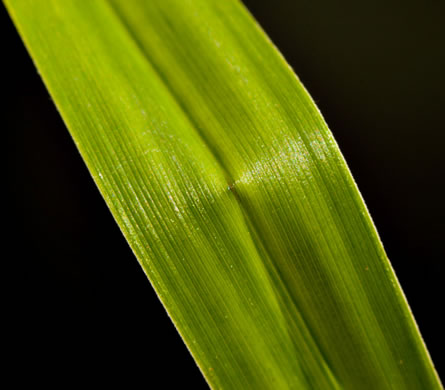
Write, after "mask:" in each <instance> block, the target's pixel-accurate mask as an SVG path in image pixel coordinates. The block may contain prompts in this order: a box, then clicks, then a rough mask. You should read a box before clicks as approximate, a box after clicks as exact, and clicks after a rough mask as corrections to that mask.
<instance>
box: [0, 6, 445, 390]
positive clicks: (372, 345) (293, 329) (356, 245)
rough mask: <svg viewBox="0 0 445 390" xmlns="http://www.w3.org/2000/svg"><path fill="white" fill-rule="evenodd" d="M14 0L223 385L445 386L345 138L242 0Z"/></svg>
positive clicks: (13, 9)
mask: <svg viewBox="0 0 445 390" xmlns="http://www.w3.org/2000/svg"><path fill="white" fill-rule="evenodd" d="M5 4H6V5H7V8H8V10H9V12H10V14H11V16H12V18H13V20H14V22H15V24H16V26H17V28H18V30H19V32H20V34H21V36H22V38H23V40H24V42H25V44H26V46H27V48H28V50H29V52H30V54H31V56H32V58H33V59H34V61H35V63H36V66H37V68H38V70H39V72H40V73H41V75H42V78H43V80H44V82H45V84H46V86H47V87H48V89H49V91H50V93H51V96H52V97H53V99H54V102H55V104H56V105H57V107H58V109H59V111H60V113H61V115H62V117H63V119H64V121H65V123H66V125H67V127H68V129H69V131H70V133H71V135H72V137H73V139H74V142H75V143H76V145H77V147H78V149H79V151H80V153H81V155H82V157H83V159H84V160H85V162H86V164H87V166H88V169H89V170H90V172H91V174H92V176H93V178H94V180H95V182H96V184H97V186H98V188H99V190H100V191H101V193H102V195H103V197H104V199H105V200H106V203H107V205H108V207H109V208H110V210H111V212H112V213H113V215H114V217H115V219H116V221H117V223H118V224H119V226H120V228H121V230H122V232H123V234H124V235H125V237H126V239H127V241H128V242H129V244H130V246H131V248H132V250H133V251H134V253H135V255H136V257H137V259H138V260H139V262H140V264H141V265H142V268H143V269H144V271H145V272H146V274H147V276H148V278H149V279H150V281H151V283H152V285H153V286H154V288H155V290H156V292H157V294H158V296H159V297H160V299H161V301H162V302H163V304H164V306H165V308H166V309H167V311H168V314H169V315H170V317H171V319H172V320H173V322H174V324H175V326H176V327H177V329H178V331H179V333H180V334H181V336H182V337H183V339H184V341H185V343H186V345H187V347H188V348H189V350H190V351H191V353H192V354H193V356H194V358H195V360H196V362H197V363H198V366H199V367H200V369H201V371H202V372H203V374H204V376H205V378H206V380H207V381H208V383H209V384H210V385H211V386H212V387H213V388H224V389H247V388H252V389H285V388H301V389H306V388H307V389H330V388H332V389H340V388H345V389H357V388H360V389H440V388H441V385H440V382H439V379H438V377H437V374H436V373H435V371H434V368H433V365H432V362H431V360H430V358H429V355H428V352H427V350H426V348H425V346H424V344H423V341H422V339H421V336H420V334H419V331H418V329H417V327H416V324H415V322H414V319H413V317H412V315H411V312H410V309H409V307H408V304H407V302H406V300H405V298H404V296H403V293H402V291H401V289H400V286H399V284H398V282H397V279H396V277H395V275H394V272H393V270H392V268H391V266H390V263H389V261H388V259H387V257H386V255H385V252H384V249H383V247H382V244H381V243H380V240H379V238H378V235H377V233H376V230H375V228H374V226H373V223H372V221H371V219H370V217H369V214H368V212H367V210H366V207H365V205H364V202H363V200H362V199H361V196H360V194H359V192H358V190H357V187H356V185H355V183H354V181H353V179H352V177H351V175H350V173H349V170H348V168H347V166H346V164H345V162H344V160H343V157H342V155H341V153H340V151H339V149H338V146H337V145H336V143H335V141H334V139H333V137H332V134H331V132H330V131H329V129H328V128H327V126H326V123H325V122H324V120H323V118H322V116H321V114H320V113H319V111H318V109H317V108H316V106H315V104H314V103H313V101H312V99H311V98H310V96H309V95H308V93H307V92H306V90H305V89H304V87H303V86H302V84H301V83H300V81H299V80H298V79H297V77H296V76H295V74H294V73H293V71H292V70H291V69H290V67H289V66H288V65H287V64H286V62H285V61H284V59H283V58H282V56H281V55H280V54H279V53H278V51H277V50H276V49H275V48H274V47H273V45H272V44H271V42H270V41H269V40H268V39H267V37H266V36H265V34H264V33H263V32H262V31H261V29H260V28H259V27H258V25H257V24H256V23H255V21H254V20H253V18H252V17H251V16H250V15H249V14H248V12H247V11H246V10H245V9H244V8H243V6H242V5H241V4H240V3H239V2H238V1H234V0H226V1H216V0H193V1H192V0H162V1H161V0H159V1H157V0H156V1H143V0H111V1H108V2H107V1H76V0H64V1H63V2H61V1H57V0H45V1H44V2H36V1H33V0H6V1H5ZM103 261H104V267H106V259H103ZM141 310H143V308H141ZM139 327H140V328H139V331H140V332H141V333H144V332H149V331H150V324H139Z"/></svg>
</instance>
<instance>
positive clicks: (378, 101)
mask: <svg viewBox="0 0 445 390" xmlns="http://www.w3.org/2000/svg"><path fill="white" fill-rule="evenodd" d="M245 4H246V5H247V7H248V8H249V9H250V11H251V12H252V13H253V14H254V15H255V17H256V18H257V20H258V21H259V23H260V25H261V26H262V27H263V28H264V29H265V30H266V32H267V33H268V34H269V36H270V37H271V38H272V40H273V42H274V43H275V44H276V45H277V47H278V48H279V49H280V50H281V52H282V53H283V54H284V56H285V57H286V59H287V60H288V61H289V63H290V64H291V66H292V67H293V68H294V70H295V71H296V73H297V74H298V75H299V77H300V79H301V80H302V82H303V83H304V84H305V86H306V88H307V89H308V90H309V92H310V93H311V95H312V96H313V98H314V99H315V101H316V102H317V104H318V106H319V108H320V109H321V112H322V113H323V115H324V117H325V119H326V120H327V122H328V124H329V126H330V128H331V130H332V131H333V133H334V136H335V138H336V139H337V141H338V143H339V145H340V148H341V150H342V152H343V154H344V155H345V158H346V161H347V162H348V164H349V166H350V169H351V171H352V173H353V175H354V177H355V179H356V181H357V183H358V186H359V188H360V190H361V192H362V194H363V197H364V199H365V201H366V203H367V205H368V208H369V209H370V212H371V215H372V216H373V219H374V221H375V223H376V226H377V229H378V231H379V233H380V235H381V238H382V241H383V243H384V245H385V248H386V250H387V253H388V255H389V258H390V259H391V262H392V264H393V267H394V268H395V271H396V273H397V275H398V277H399V280H400V282H401V284H402V287H403V289H404V292H405V294H406V296H407V298H408V301H409V303H410V305H411V308H412V310H413V313H414V315H415V317H416V319H417V322H418V325H419V327H420V330H421V332H422V334H423V337H424V340H425V342H426V344H427V346H428V348H429V350H430V353H431V355H432V358H433V360H434V362H435V364H436V367H437V369H438V370H439V373H440V372H443V364H444V362H443V358H442V356H441V355H442V354H441V349H442V345H443V322H442V320H441V318H440V314H441V312H442V311H443V302H442V301H443V293H442V291H443V283H444V279H445V277H444V275H445V274H444V265H443V262H444V259H445V256H444V249H443V238H444V232H445V229H444V217H445V212H444V211H445V210H444V209H445V206H444V201H443V200H444V192H445V191H444V185H443V179H444V175H443V173H442V171H443V167H444V164H443V163H444V153H443V149H444V142H445V136H444V131H445V126H444V122H443V108H444V107H445V93H444V88H445V76H444V73H445V53H444V50H445V49H444V47H445V24H444V17H445V2H443V1H428V0H426V1H404V2H397V1H382V0H379V1H373V2H357V1H356V2H352V1H351V2H348V1H340V2H333V1H327V0H326V1H320V0H318V1H303V0H298V1H290V0H289V1H278V0H273V1H258V0H248V1H247V0H246V1H245ZM0 13H1V28H2V44H3V50H2V52H3V58H2V60H1V63H2V68H3V69H2V72H1V73H0V74H1V78H2V81H1V85H2V95H3V96H2V97H3V100H4V102H3V107H2V108H3V112H2V129H3V131H2V134H3V135H4V136H5V137H4V141H3V142H4V145H5V147H4V151H5V155H6V158H7V162H6V169H5V171H4V175H5V177H6V180H5V184H6V185H5V187H4V192H5V194H6V196H7V197H8V200H7V201H6V203H5V204H4V207H5V208H6V210H5V211H6V215H7V219H6V221H5V220H4V221H5V222H4V226H5V228H6V234H5V233H4V234H3V237H4V238H6V242H5V245H4V251H3V254H4V256H5V259H4V264H5V265H9V264H13V265H14V266H15V269H16V271H14V272H13V277H12V278H9V275H10V274H9V273H7V272H6V273H5V274H4V275H3V276H4V278H5V279H6V282H7V281H9V280H8V279H11V280H12V281H13V286H12V287H8V289H7V292H6V293H5V295H4V296H5V298H6V301H7V303H9V304H10V305H11V307H13V309H14V311H13V312H14V314H13V315H11V316H8V322H9V323H10V324H11V325H12V327H13V332H12V333H11V334H8V335H7V337H8V338H9V341H11V342H12V343H13V345H14V348H13V352H11V356H10V360H11V361H12V362H13V363H14V365H15V367H19V369H20V370H21V372H22V374H21V375H22V376H25V377H26V376H28V377H32V378H33V379H34V380H41V381H44V382H45V383H47V384H48V383H50V382H54V381H56V376H55V373H57V374H58V375H57V376H59V375H62V376H63V378H64V381H65V382H66V381H67V380H68V381H69V380H74V379H75V380H81V381H83V380H85V381H87V380H88V381H90V382H91V380H94V381H98V382H99V383H102V384H106V383H107V382H108V383H113V382H114V381H116V380H118V379H124V380H125V381H126V384H127V387H128V386H129V383H130V381H143V382H142V383H145V384H147V387H149V388H150V385H149V384H150V383H152V384H153V383H156V381H158V380H161V381H162V386H153V385H152V386H151V387H152V388H172V387H173V386H174V385H176V384H177V383H178V380H179V381H180V382H181V383H182V384H183V385H184V387H186V388H206V385H205V382H204V380H203V379H202V377H201V375H200V373H199V371H198V369H197V368H196V366H195V364H194V362H193V360H192V358H191V357H190V355H189V353H188V352H187V350H186V348H185V347H184V345H183V343H182V341H181V339H180V338H179V336H178V335H177V333H176V330H175V329H174V327H173V325H172V324H171V323H170V320H169V319H168V317H167V315H166V313H165V311H164V309H163V308H162V306H161V304H160V303H159V301H158V299H157V297H156V295H155V293H154V291H153V290H152V288H151V286H150V284H149V282H148V281H147V279H146V277H145V275H144V273H143V272H142V270H141V269H140V267H139V265H138V263H137V261H136V259H135V258H134V256H133V255H132V253H131V251H130V249H129V247H128V245H127V244H126V242H125V240H124V238H123V237H122V235H121V233H120V231H119V229H118V227H117V225H116V224H115V222H114V221H113V219H112V217H111V215H110V213H109V211H108V209H107V207H106V206H105V203H104V202H103V200H102V199H101V197H100V196H99V193H98V191H97V190H96V188H95V185H94V183H93V181H92V179H91V178H90V176H89V174H88V172H87V170H86V168H85V166H84V164H83V162H82V161H81V159H80V156H79V154H78V152H77V150H76V149H75V147H74V144H73V142H72V141H71V138H70V136H69V134H68V132H67V130H66V129H65V127H64V125H63V123H62V121H61V119H60V117H59V115H58V113H57V112H56V110H55V108H54V105H53V103H52V102H51V99H50V98H49V96H48V93H47V92H46V90H45V88H44V86H43V84H42V82H41V81H40V79H39V76H38V74H37V72H36V70H35V69H34V67H33V64H32V62H31V60H30V58H29V56H28V54H27V53H26V51H25V49H24V47H23V45H22V43H21V41H20V39H19V37H18V35H17V33H16V32H15V29H14V27H13V25H12V23H11V22H10V20H9V17H8V15H7V13H6V11H5V10H4V9H3V7H1V10H0ZM11 248H12V251H9V250H8V249H11ZM442 376H443V375H442ZM17 379H20V377H18V378H17ZM130 387H131V386H130Z"/></svg>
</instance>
